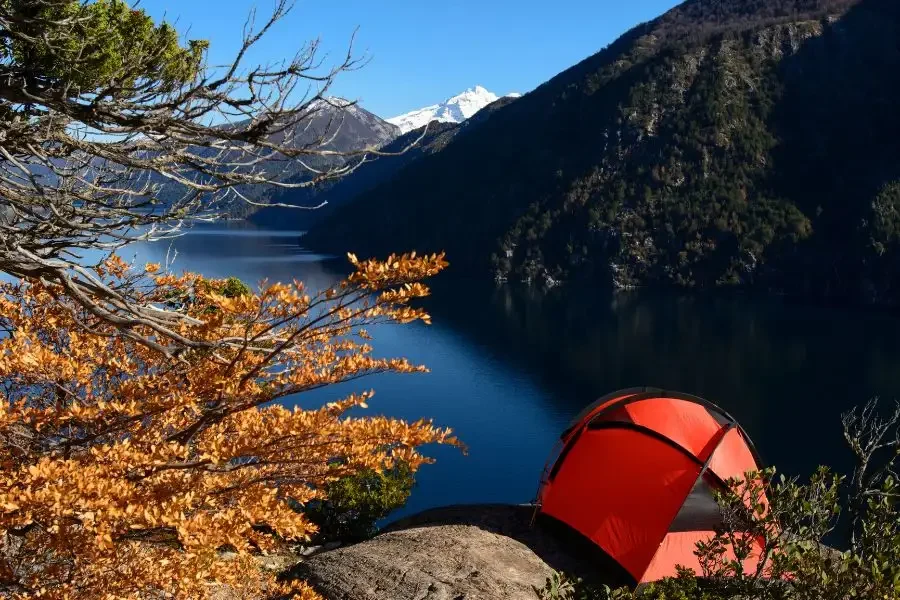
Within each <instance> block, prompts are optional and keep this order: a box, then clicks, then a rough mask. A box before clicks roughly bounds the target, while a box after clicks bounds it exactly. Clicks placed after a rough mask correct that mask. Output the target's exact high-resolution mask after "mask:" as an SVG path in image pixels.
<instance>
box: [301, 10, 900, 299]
mask: <svg viewBox="0 0 900 600" xmlns="http://www.w3.org/2000/svg"><path fill="white" fill-rule="evenodd" d="M500 104H502V105H501V106H499V107H497V108H496V110H492V111H482V112H483V113H484V114H481V113H478V114H476V118H473V119H471V120H469V121H467V122H466V124H465V125H464V126H461V127H460V126H456V128H451V129H450V130H449V131H446V132H443V133H442V134H440V135H439V136H437V137H438V138H440V137H441V136H444V137H443V138H441V139H442V140H443V141H442V142H440V143H436V141H435V140H436V139H437V138H435V139H433V140H431V141H430V142H428V143H427V145H426V147H425V148H423V150H422V151H421V152H419V153H418V154H417V155H415V156H411V157H408V158H409V160H407V157H404V159H403V160H401V161H400V162H398V163H395V165H394V167H396V169H395V168H394V167H391V168H390V169H388V171H390V172H389V173H387V174H385V175H383V176H381V177H377V178H373V179H371V180H369V181H368V183H367V184H366V185H360V186H359V188H358V190H356V191H354V193H353V194H350V196H351V197H349V198H348V197H343V198H342V200H341V203H340V204H341V206H339V207H337V208H335V209H334V210H333V211H332V212H331V213H330V214H327V215H325V218H324V220H322V221H321V222H320V223H318V224H316V225H315V226H314V227H313V229H312V230H311V231H310V232H309V233H308V235H307V236H306V237H305V238H304V244H307V245H310V246H312V247H314V248H317V249H322V250H326V251H328V250H330V251H335V252H341V253H342V252H346V251H353V252H356V253H357V254H359V255H385V254H387V253H389V252H395V251H405V250H412V249H416V250H418V251H420V252H432V251H438V250H446V251H447V253H448V259H449V261H450V263H451V265H452V266H451V269H450V272H451V273H452V272H456V273H458V274H474V275H476V276H494V277H496V278H497V279H500V280H504V279H508V280H521V281H530V282H537V283H549V284H552V283H555V282H559V281H562V280H576V279H578V280H585V281H588V282H591V283H592V284H595V285H601V286H614V287H630V286H650V285H676V286H684V287H690V288H709V287H715V286H729V285H738V286H755V287H760V288H763V289H767V290H780V291H784V292H788V293H798V294H810V295H815V296H834V297H849V298H853V299H856V300H863V301H866V302H877V303H897V302H900V111H898V110H897V107H898V106H900V2H897V1H896V0H716V1H710V0H688V1H687V2H685V3H683V4H682V5H680V6H678V7H676V8H674V9H673V10H671V11H669V12H667V13H666V14H664V15H662V16H661V17H659V18H658V19H656V20H654V21H651V22H649V23H646V24H643V25H640V26H638V27H636V28H634V29H633V30H631V31H630V32H628V33H626V34H625V35H623V36H622V37H621V38H620V39H619V40H617V41H616V42H614V43H613V44H611V45H610V46H609V47H607V48H605V49H604V50H602V51H601V52H599V53H597V54H596V55H594V56H592V57H590V58H587V59H586V60H584V61H582V62H581V63H579V64H578V65H575V66H574V67H572V68H570V69H568V70H566V71H564V72H563V73H560V74H559V75H557V76H556V77H554V78H553V79H551V80H550V81H548V82H546V83H544V84H543V85H541V86H540V87H538V88H537V89H535V90H534V91H532V92H530V93H528V94H526V95H525V96H523V97H522V98H521V99H518V100H515V101H513V102H509V101H507V102H505V103H500ZM378 162H379V163H380V162H381V161H378ZM386 164H387V159H386V160H385V165H386ZM357 176H362V170H360V172H359V173H358V174H357V175H354V176H353V177H354V178H355V177H357ZM343 184H345V182H342V185H343ZM346 185H352V184H351V183H350V181H349V180H348V181H347V182H346ZM334 189H335V190H336V189H337V187H336V186H335V188H334ZM359 190H363V191H359Z"/></svg>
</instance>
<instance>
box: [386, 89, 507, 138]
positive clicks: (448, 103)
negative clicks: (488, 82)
mask: <svg viewBox="0 0 900 600" xmlns="http://www.w3.org/2000/svg"><path fill="white" fill-rule="evenodd" d="M510 96H514V95H513V94H510ZM515 97H518V94H515ZM499 99H500V97H499V96H497V95H496V94H494V93H493V92H491V91H490V90H488V89H487V88H485V87H483V86H480V85H476V86H474V87H470V88H468V89H467V90H465V91H463V92H461V93H459V94H457V95H456V96H453V97H451V98H448V99H447V100H444V101H443V102H441V103H440V104H432V105H431V106H426V107H425V108H420V109H418V110H414V111H411V112H408V113H406V114H403V115H400V116H397V117H393V118H391V119H387V122H388V123H392V124H394V125H396V126H398V127H399V128H400V131H401V132H402V133H406V132H408V131H412V130H413V129H418V128H419V127H423V126H425V125H427V124H428V123H430V122H431V121H440V122H442V123H462V122H463V121H465V120H466V119H469V118H471V117H472V115H474V114H475V113H477V112H478V111H479V110H481V109H482V108H484V107H485V106H487V105H488V104H491V103H492V102H496V101H497V100H499Z"/></svg>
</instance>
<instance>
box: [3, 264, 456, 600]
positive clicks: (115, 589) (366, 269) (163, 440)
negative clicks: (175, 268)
mask: <svg viewBox="0 0 900 600" xmlns="http://www.w3.org/2000/svg"><path fill="white" fill-rule="evenodd" d="M350 258H351V262H352V263H353V264H354V266H355V271H354V272H353V273H352V275H350V276H349V277H348V278H347V279H346V280H345V281H343V282H341V283H339V284H337V285H335V286H334V287H332V288H330V289H327V290H324V291H322V292H320V293H317V294H310V293H307V291H306V290H305V289H304V286H303V285H302V283H299V282H294V283H292V284H272V285H268V284H265V283H263V284H262V286H261V290H260V291H259V292H258V293H251V292H249V290H245V289H241V287H240V286H234V285H231V284H230V283H229V282H227V281H224V280H212V279H206V278H204V277H201V276H199V275H196V274H189V273H188V274H181V275H177V274H173V273H169V272H160V271H159V267H158V266H157V265H148V266H147V268H146V270H145V271H142V272H135V271H134V270H132V269H130V268H129V267H128V265H126V264H125V263H124V262H122V261H121V260H119V259H116V258H113V259H111V260H109V261H107V262H106V263H105V264H104V265H103V266H102V267H99V268H98V269H96V272H95V273H94V275H95V276H96V277H97V278H100V279H102V281H103V282H104V283H105V284H106V285H107V286H108V287H109V289H113V290H115V289H120V288H124V287H127V288H128V289H129V290H131V291H134V290H137V292H136V293H137V294H138V298H137V299H138V301H140V302H142V303H144V304H149V305H151V306H155V307H157V308H158V309H159V310H168V311H177V312H180V313H182V314H185V315H187V316H188V317H189V318H188V319H182V320H180V321H179V322H178V323H179V325H178V327H179V328H180V329H179V331H178V333H179V334H181V335H183V336H185V337H189V338H191V339H195V340H202V341H204V342H207V343H208V344H207V347H200V348H192V349H188V350H186V351H184V352H183V353H181V354H180V355H177V356H175V357H171V358H167V357H166V356H165V355H164V354H162V353H160V352H158V351H156V350H154V349H153V348H152V346H149V345H147V344H144V343H141V342H140V338H142V337H149V338H151V339H152V337H153V335H154V334H153V331H152V330H150V329H147V330H143V331H141V330H140V328H138V329H137V331H136V333H137V334H138V335H136V336H130V337H129V336H128V335H123V333H122V331H121V330H119V329H116V328H115V327H113V326H112V325H110V324H108V323H106V322H104V321H103V320H100V319H98V318H96V317H94V316H92V314H91V313H89V312H88V310H87V309H85V308H83V307H82V304H79V303H76V302H74V301H73V300H71V299H70V298H69V297H67V296H65V295H59V294H58V290H57V288H55V287H53V286H52V285H50V284H45V283H42V282H40V281H22V282H18V283H15V284H2V285H0V328H2V330H4V331H5V333H3V334H0V383H2V388H0V389H2V393H3V394H4V398H3V402H2V404H0V461H2V467H0V535H2V538H0V544H2V548H0V596H3V597H15V598H71V599H82V598H84V599H87V598H90V599H96V598H110V599H112V598H203V597H207V596H209V595H211V594H214V593H216V590H221V589H222V588H223V586H230V587H231V588H233V589H234V590H236V593H238V594H239V597H254V596H255V595H257V594H260V593H262V592H266V593H267V594H275V593H288V592H292V593H294V594H296V595H297V596H298V597H301V598H313V597H316V596H315V593H314V592H313V591H312V590H311V589H309V588H307V587H306V586H305V584H303V583H293V584H276V583H275V581H274V580H272V579H271V578H269V579H266V577H264V576H262V575H261V574H260V573H261V571H260V570H259V569H258V568H257V566H256V562H255V561H254V559H253V555H254V554H260V553H270V552H275V551H277V550H278V549H279V548H280V546H282V545H284V544H287V543H289V542H291V541H296V540H304V539H307V538H308V537H309V536H310V535H311V534H313V533H315V526H314V525H312V524H311V523H310V522H309V521H308V520H307V519H306V518H305V517H304V515H303V514H302V512H300V511H296V510H293V509H292V508H291V506H290V504H294V506H296V503H298V502H299V503H300V504H303V503H306V502H310V501H312V500H315V499H321V498H322V496H323V494H324V490H325V488H326V487H327V484H328V483H329V482H331V481H335V480H337V479H338V478H341V477H344V476H347V475H351V474H354V473H358V472H361V471H363V470H374V471H376V472H381V471H383V470H385V469H390V468H392V467H393V466H395V465H396V464H398V463H399V462H400V461H402V463H403V464H405V465H409V467H410V468H412V469H413V470H415V469H417V468H418V467H419V466H420V465H422V464H423V463H426V462H428V459H427V458H426V457H424V456H423V455H422V454H420V447H421V446H422V445H424V444H429V443H445V444H456V443H457V442H456V440H455V439H454V438H453V437H451V434H450V432H449V431H448V430H445V429H437V428H435V427H434V426H433V425H432V424H431V423H430V422H428V421H420V422H416V423H407V422H404V421H401V420H396V419H389V418H383V417H364V416H359V412H358V411H354V412H353V414H352V415H348V411H350V410H351V409H354V408H366V402H367V401H368V400H369V397H370V396H371V393H365V394H360V395H353V396H350V397H347V398H343V399H341V400H337V401H335V402H332V403H330V404H327V405H325V406H321V407H318V408H310V409H300V408H294V409H293V410H290V409H288V408H285V407H284V406H283V405H282V404H281V403H279V402H275V401H277V400H279V399H280V398H284V397H285V396H289V395H292V394H297V393H301V392H305V391H309V390H313V389H316V388H320V387H323V386H327V385H331V384H335V383H338V382H343V381H348V380H352V379H356V378H358V377H362V376H365V375H369V374H373V373H379V372H388V371H390V372H398V373H414V372H420V371H424V370H425V369H424V367H421V366H416V365H413V364H410V363H409V362H408V361H406V360H404V359H382V358H375V357H373V356H372V354H371V350H372V349H371V347H370V346H369V345H368V344H367V340H368V339H369V335H368V334H367V332H366V331H365V329H364V327H366V326H368V325H371V324H375V323H381V322H396V323H409V322H412V321H424V322H426V323H427V322H428V315H427V314H426V313H425V312H423V310H422V309H420V308H415V307H412V306H410V301H412V300H414V299H416V298H421V297H423V296H425V295H427V293H428V289H427V288H426V287H425V286H424V285H423V284H422V283H420V280H422V279H423V278H425V277H428V276H430V275H433V274H435V273H437V272H439V271H440V270H441V269H442V268H443V267H444V266H445V265H446V263H445V262H444V258H443V255H432V256H423V257H416V256H415V254H413V255H406V256H392V257H391V258H389V259H388V260H387V261H385V262H378V261H358V260H356V258H355V257H353V256H351V257H350ZM110 301H112V300H110ZM289 499H290V500H291V502H290V503H289V502H288V500H289ZM226 550H228V551H229V552H227V553H226V552H224V551H226Z"/></svg>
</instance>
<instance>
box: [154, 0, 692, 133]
mask: <svg viewBox="0 0 900 600" xmlns="http://www.w3.org/2000/svg"><path fill="white" fill-rule="evenodd" d="M678 3H679V0H557V1H555V2H550V1H546V0H540V1H538V0H517V1H513V0H480V1H478V0H456V1H454V0H444V1H443V2H440V1H434V0H431V1H426V0H419V1H411V0H365V1H363V0H317V1H311V0H298V1H297V4H296V6H295V7H294V10H293V11H292V12H291V13H290V14H289V15H288V16H287V17H286V18H285V19H284V21H282V22H281V23H279V24H278V26H277V27H276V28H275V29H274V30H273V31H272V32H271V33H270V34H269V36H268V38H266V39H264V40H263V41H262V42H261V43H260V45H259V46H258V47H257V48H256V50H255V51H254V53H253V54H252V55H251V56H250V58H251V59H254V60H255V61H257V62H266V61H271V60H277V59H281V58H284V57H289V56H292V55H293V53H294V51H296V49H297V48H298V47H299V46H300V45H302V44H303V43H304V41H306V40H309V39H312V38H317V37H318V38H320V39H321V40H322V48H323V50H326V51H328V52H330V53H332V57H333V60H338V59H339V57H340V56H341V55H342V53H343V52H345V51H346V47H347V43H348V41H349V40H350V36H351V34H352V33H353V31H354V29H356V28H357V27H358V28H359V33H358V36H357V42H356V44H357V45H356V48H357V54H365V55H366V56H367V57H368V58H369V59H370V62H369V63H368V64H367V65H366V67H365V68H363V69H361V70H359V71H355V72H352V73H345V74H343V75H342V77H341V79H340V80H339V81H338V82H337V83H336V85H335V86H334V87H333V88H332V93H333V94H334V95H340V96H343V97H346V98H350V99H358V100H359V101H360V103H361V104H362V105H363V106H364V107H365V108H367V109H368V110H370V111H372V112H374V113H376V114H378V115H380V116H382V117H385V118H387V117H392V116H395V115H397V114H401V113H404V112H407V111H409V110H412V109H415V108H420V107H422V106H427V105H429V104H434V103H436V102H440V101H441V100H444V99H445V98H447V97H450V96H453V95H455V94H457V93H459V92H461V91H463V90H464V89H466V88H469V87H472V86H474V85H476V84H477V85H483V86H484V87H486V88H488V89H489V90H491V91H493V92H494V93H496V94H501V95H502V94H506V93H509V92H527V91H529V90H531V89H533V88H535V87H536V86H538V85H540V84H541V83H543V82H544V81H546V80H547V79H549V78H550V77H552V76H553V75H555V74H557V73H559V72H560V71H562V70H564V69H566V68H568V67H570V66H572V65H573V64H575V63H577V62H578V61H580V60H582V59H583V58H586V57H587V56H590V55H591V54H594V53H595V52H597V51H598V50H600V49H601V48H603V47H604V46H606V45H607V44H609V43H610V42H612V41H613V40H615V39H616V38H617V37H618V36H619V35H621V34H622V33H624V32H625V31H627V30H628V29H630V28H631V27H632V26H634V25H636V24H638V23H641V22H644V21H648V20H650V19H652V18H654V17H656V16H658V15H659V14H661V13H663V12H665V11H666V10H668V9H670V8H672V7H673V6H675V5H676V4H678ZM139 6H140V7H142V8H144V9H145V10H147V11H148V12H149V13H150V14H152V15H153V16H154V17H155V18H157V19H159V18H161V17H162V16H163V15H165V16H166V18H167V20H169V21H176V24H177V26H178V29H179V30H180V31H183V32H184V31H187V32H188V34H189V36H190V37H191V38H204V39H208V40H210V42H211V50H210V53H211V60H212V62H213V63H220V62H223V61H224V60H225V59H227V58H229V57H230V56H232V55H233V53H234V52H235V51H236V49H237V47H238V46H239V43H240V36H241V29H242V26H243V24H244V21H245V19H246V17H247V14H248V12H249V11H250V9H251V8H253V7H254V6H256V7H257V10H258V12H259V14H260V18H261V16H262V15H263V14H268V13H269V12H270V11H271V8H272V7H273V6H274V0H178V1H176V0H142V1H141V2H140V4H139Z"/></svg>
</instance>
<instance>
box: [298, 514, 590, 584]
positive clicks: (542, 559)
mask: <svg viewBox="0 0 900 600" xmlns="http://www.w3.org/2000/svg"><path fill="white" fill-rule="evenodd" d="M532 511H533V508H532V507H528V506H508V505H488V506H485V505H480V506H454V507H449V508H443V509H436V510H432V511H427V512H425V513H421V514H419V515H416V516H414V517H410V518H407V519H404V520H402V521H399V522H397V523H394V524H392V525H391V526H389V527H388V528H386V529H385V530H384V531H383V533H381V534H379V535H378V536H376V537H375V538H373V539H371V540H369V541H366V542H362V543H359V544H356V545H352V546H346V547H343V548H340V549H337V550H333V551H331V552H322V553H320V554H316V555H315V556H312V557H310V558H308V559H307V560H305V561H304V562H303V563H301V564H299V565H297V566H296V567H295V568H294V569H293V570H292V571H291V573H290V576H292V577H300V578H303V579H305V580H307V581H308V582H309V583H311V584H312V585H313V586H314V587H316V589H317V590H318V591H319V592H320V593H321V594H322V595H323V596H325V597H326V598H328V599H329V600H500V599H508V600H536V599H537V597H538V596H537V594H536V593H535V591H534V587H538V588H540V587H543V585H544V583H545V581H546V579H547V577H549V576H550V575H551V573H552V572H553V570H554V569H555V570H564V571H566V572H568V573H575V574H583V573H585V572H596V569H597V563H595V562H591V559H590V557H589V556H587V555H583V554H580V553H578V552H574V553H573V552H572V547H569V546H568V543H567V542H566V540H565V539H563V538H560V537H558V535H556V534H555V533H554V532H553V531H550V530H549V529H548V528H547V527H545V526H543V525H541V524H540V523H539V524H538V525H537V526H535V527H532V526H531V516H532Z"/></svg>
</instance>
